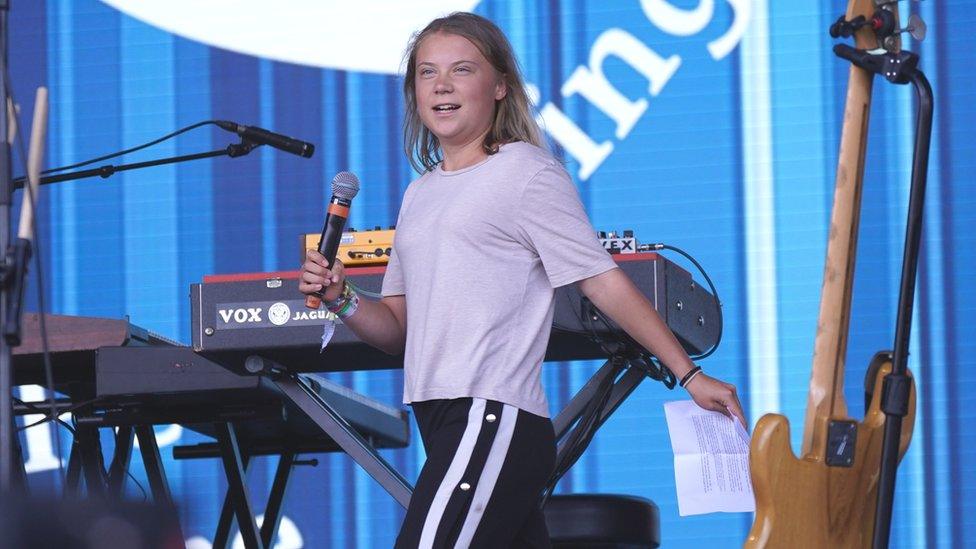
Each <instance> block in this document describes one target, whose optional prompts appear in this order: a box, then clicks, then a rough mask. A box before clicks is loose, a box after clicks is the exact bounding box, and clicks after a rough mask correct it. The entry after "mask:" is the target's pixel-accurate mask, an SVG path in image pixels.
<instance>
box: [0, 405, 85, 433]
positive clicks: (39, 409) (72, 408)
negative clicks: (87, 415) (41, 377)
mask: <svg viewBox="0 0 976 549" xmlns="http://www.w3.org/2000/svg"><path fill="white" fill-rule="evenodd" d="M14 400H15V401H17V402H19V403H21V404H22V405H24V406H26V407H28V408H30V409H31V410H34V411H36V412H37V413H39V414H47V412H45V411H44V410H43V409H41V408H38V407H37V406H34V405H33V404H31V403H30V402H25V401H23V400H21V399H19V398H16V397H15V398H14ZM97 400H98V399H94V398H93V399H91V400H86V401H84V402H81V403H79V404H75V405H73V406H71V407H70V408H68V409H66V410H62V411H61V412H60V413H59V412H57V411H54V412H51V413H52V415H54V417H51V416H47V415H46V416H45V417H44V419H39V420H37V421H35V422H34V423H31V424H28V425H24V426H23V427H19V428H18V429H17V430H18V431H24V430H27V429H30V428H31V427H37V426H38V425H43V424H45V423H48V422H51V421H57V422H58V423H60V424H61V425H63V426H64V427H65V428H66V429H68V430H69V431H71V433H72V434H74V433H75V429H74V427H72V426H71V425H68V424H67V423H66V422H65V421H64V420H62V419H61V418H60V417H59V416H61V415H62V414H70V413H73V412H74V411H75V410H79V409H81V408H84V407H85V406H88V405H89V404H92V403H93V402H96V401H97ZM51 409H52V410H56V408H55V407H54V404H53V403H52V404H51ZM55 414H56V415H55Z"/></svg>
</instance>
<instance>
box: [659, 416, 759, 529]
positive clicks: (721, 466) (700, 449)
mask: <svg viewBox="0 0 976 549" xmlns="http://www.w3.org/2000/svg"><path fill="white" fill-rule="evenodd" d="M664 415H665V417H666V418H667V422H668V433H669V434H670V435H671V448H672V449H673V450H674V480H675V484H676V486H677V491H678V514H680V515H681V516H683V517H684V516H688V515H701V514H704V513H715V512H720V511H721V512H728V513H734V512H751V511H755V510H756V499H755V496H754V495H753V493H752V482H751V481H750V479H749V433H747V432H746V430H745V427H743V426H742V423H741V422H740V421H739V420H738V419H735V420H734V421H733V420H731V419H729V418H727V417H725V416H724V415H722V414H720V413H718V412H712V411H709V410H705V409H703V408H700V407H698V405H697V404H695V402H694V401H692V400H679V401H674V402H666V403H665V404H664Z"/></svg>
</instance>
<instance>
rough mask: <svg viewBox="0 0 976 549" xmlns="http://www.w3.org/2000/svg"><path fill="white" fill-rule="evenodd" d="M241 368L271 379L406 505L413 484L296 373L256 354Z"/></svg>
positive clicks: (401, 503)
mask: <svg viewBox="0 0 976 549" xmlns="http://www.w3.org/2000/svg"><path fill="white" fill-rule="evenodd" d="M245 368H246V369H247V371H249V372H251V373H252V374H262V375H264V376H266V377H267V378H268V379H269V380H270V381H271V382H273V383H274V384H275V385H276V386H277V387H278V389H279V390H280V391H281V393H282V394H283V395H284V396H285V397H286V398H288V399H289V400H291V401H292V402H293V403H294V404H295V405H296V406H298V408H299V409H300V410H301V411H302V412H304V413H305V415H307V416H308V418H309V419H311V420H312V421H313V422H314V423H315V424H316V425H317V426H318V427H319V428H320V429H322V431H323V432H324V433H325V434H327V435H329V437H331V438H332V440H334V441H335V443H336V444H338V445H339V447H340V448H342V451H344V452H345V453H346V454H348V455H349V457H351V458H352V459H353V460H354V461H355V462H356V463H358V464H359V466H360V467H362V468H363V470H365V471H366V472H367V473H369V475H370V476H371V477H373V479H374V480H376V482H378V483H380V486H382V487H383V489H384V490H386V491H387V492H389V493H390V495H391V496H393V499H395V500H396V501H397V503H399V504H400V505H402V506H403V508H404V509H406V508H407V506H408V505H409V504H410V496H411V495H413V487H412V486H411V485H410V483H409V482H407V480H406V479H405V478H403V475H401V474H400V473H399V472H398V471H397V470H396V469H394V468H393V466H392V465H390V463H389V462H388V461H386V460H385V459H383V456H381V455H380V454H379V453H378V452H377V451H376V449H375V448H374V447H373V445H372V444H370V443H369V441H367V440H366V439H365V438H364V437H363V436H362V435H360V434H359V433H357V432H356V431H355V430H354V429H353V427H352V426H351V425H349V422H347V421H346V420H345V419H344V418H343V417H342V415H340V414H339V413H338V412H337V411H336V410H335V408H333V407H332V405H330V404H329V403H328V402H326V401H325V400H324V399H322V397H320V396H319V395H318V393H316V392H315V390H314V389H313V388H312V387H311V386H309V384H308V383H307V382H306V381H304V380H303V379H302V378H301V377H299V376H298V375H297V374H294V373H289V372H288V371H287V369H286V368H284V367H282V366H281V365H279V364H277V363H275V362H273V361H271V360H268V359H266V358H264V357H261V356H258V355H251V356H249V357H247V360H246V361H245Z"/></svg>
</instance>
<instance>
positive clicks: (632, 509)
mask: <svg viewBox="0 0 976 549" xmlns="http://www.w3.org/2000/svg"><path fill="white" fill-rule="evenodd" d="M544 511H545V516H546V526H548V528H549V538H550V539H551V540H552V546H553V548H555V549H653V548H656V547H658V546H659V545H661V516H660V514H659V513H658V509H657V505H655V504H654V502H652V501H650V500H648V499H645V498H639V497H634V496H621V495H610V494H567V495H554V496H552V497H550V498H549V501H548V502H547V503H546V506H545V509H544Z"/></svg>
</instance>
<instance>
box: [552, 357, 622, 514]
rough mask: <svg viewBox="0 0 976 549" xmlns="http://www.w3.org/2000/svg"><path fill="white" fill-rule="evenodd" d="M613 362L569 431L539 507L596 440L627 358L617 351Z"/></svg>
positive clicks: (612, 359) (612, 358)
mask: <svg viewBox="0 0 976 549" xmlns="http://www.w3.org/2000/svg"><path fill="white" fill-rule="evenodd" d="M610 360H611V361H612V362H613V364H614V368H613V369H611V371H610V372H609V373H608V374H607V376H606V377H605V378H604V379H603V380H602V381H601V382H600V385H599V387H597V390H596V391H595V393H594V396H593V398H592V399H591V400H590V402H589V403H588V404H587V407H586V408H585V409H584V410H583V413H582V414H580V417H579V419H578V420H577V423H576V427H574V428H573V431H572V432H571V433H570V434H569V438H568V439H566V444H565V446H564V448H566V450H565V451H564V452H563V456H562V459H559V461H557V462H556V464H555V465H554V467H553V473H552V475H551V476H550V477H549V481H548V482H547V484H546V487H545V489H543V491H542V496H541V497H540V499H539V507H540V508H542V507H544V506H545V504H546V501H548V500H549V497H550V496H551V495H552V493H553V491H555V489H556V485H557V484H558V483H559V480H560V479H562V477H563V476H565V474H566V473H567V472H569V470H570V469H571V468H572V467H573V465H575V464H576V462H577V461H579V458H580V457H582V456H583V452H585V451H586V448H587V447H589V445H590V442H592V441H593V437H594V436H595V435H596V432H597V430H599V428H600V426H601V425H602V424H603V421H602V417H603V412H604V411H605V410H606V407H607V403H608V402H609V400H610V395H611V393H612V392H613V387H614V383H615V382H616V380H617V377H618V376H619V374H620V373H621V372H622V371H624V369H625V364H626V360H625V359H624V358H623V357H622V356H620V355H614V356H612V357H611V358H610Z"/></svg>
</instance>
